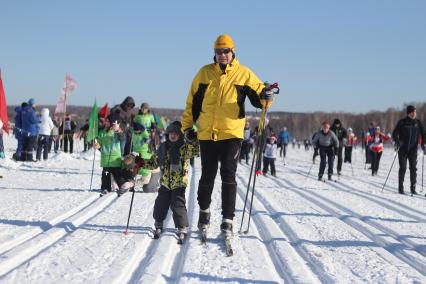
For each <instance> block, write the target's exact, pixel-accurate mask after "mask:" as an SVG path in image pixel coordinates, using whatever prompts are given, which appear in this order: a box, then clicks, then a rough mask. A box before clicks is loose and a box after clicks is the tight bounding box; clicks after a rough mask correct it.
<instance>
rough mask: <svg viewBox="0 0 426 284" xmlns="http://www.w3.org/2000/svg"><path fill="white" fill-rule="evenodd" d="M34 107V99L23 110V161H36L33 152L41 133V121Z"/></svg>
mask: <svg viewBox="0 0 426 284" xmlns="http://www.w3.org/2000/svg"><path fill="white" fill-rule="evenodd" d="M34 107H35V104H34V99H30V100H29V101H28V105H27V106H25V107H23V108H22V109H21V120H22V136H23V144H22V153H21V161H34V160H33V150H34V145H35V142H36V141H37V135H38V131H39V126H38V124H39V119H38V118H37V115H36V113H35V110H34Z"/></svg>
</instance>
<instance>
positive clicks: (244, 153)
mask: <svg viewBox="0 0 426 284" xmlns="http://www.w3.org/2000/svg"><path fill="white" fill-rule="evenodd" d="M249 153H250V141H248V140H244V141H243V142H242V145H241V152H240V162H241V160H245V161H246V163H247V164H248V160H249Z"/></svg>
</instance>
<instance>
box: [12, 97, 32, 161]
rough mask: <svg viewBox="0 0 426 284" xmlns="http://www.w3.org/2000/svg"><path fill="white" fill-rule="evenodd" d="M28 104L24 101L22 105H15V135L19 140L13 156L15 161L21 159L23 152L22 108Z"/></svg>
mask: <svg viewBox="0 0 426 284" xmlns="http://www.w3.org/2000/svg"><path fill="white" fill-rule="evenodd" d="M26 106H28V103H27V102H23V103H22V104H21V106H17V107H15V113H16V115H15V127H14V128H13V135H15V138H16V140H17V141H18V145H17V146H16V151H15V153H14V154H13V156H12V158H13V159H14V160H15V161H20V160H21V152H22V145H23V139H24V137H23V135H22V115H21V113H22V108H24V107H26Z"/></svg>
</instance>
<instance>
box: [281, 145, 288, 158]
mask: <svg viewBox="0 0 426 284" xmlns="http://www.w3.org/2000/svg"><path fill="white" fill-rule="evenodd" d="M287 145H288V144H286V143H282V144H281V149H280V157H284V158H285V156H286V155H287Z"/></svg>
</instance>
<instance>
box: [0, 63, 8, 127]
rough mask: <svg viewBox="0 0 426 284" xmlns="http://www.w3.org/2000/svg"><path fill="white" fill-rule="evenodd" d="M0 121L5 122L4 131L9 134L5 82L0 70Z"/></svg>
mask: <svg viewBox="0 0 426 284" xmlns="http://www.w3.org/2000/svg"><path fill="white" fill-rule="evenodd" d="M0 119H1V121H2V122H3V129H4V131H6V133H7V134H9V118H8V117H7V104H6V96H5V94H4V88H3V80H2V78H1V70H0Z"/></svg>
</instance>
